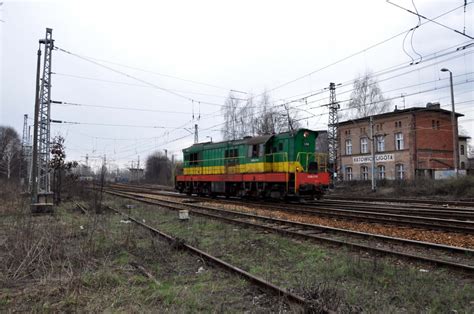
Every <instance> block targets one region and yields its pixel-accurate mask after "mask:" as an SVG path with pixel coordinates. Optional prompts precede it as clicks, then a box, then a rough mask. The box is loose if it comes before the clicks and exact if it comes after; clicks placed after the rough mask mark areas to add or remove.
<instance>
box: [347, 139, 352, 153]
mask: <svg viewBox="0 0 474 314" xmlns="http://www.w3.org/2000/svg"><path fill="white" fill-rule="evenodd" d="M346 155H352V140H350V139H348V140H346Z"/></svg>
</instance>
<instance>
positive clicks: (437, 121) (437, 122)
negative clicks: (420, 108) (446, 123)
mask: <svg viewBox="0 0 474 314" xmlns="http://www.w3.org/2000/svg"><path fill="white" fill-rule="evenodd" d="M436 128H437V129H438V130H439V120H436Z"/></svg>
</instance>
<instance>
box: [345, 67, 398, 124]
mask: <svg viewBox="0 0 474 314" xmlns="http://www.w3.org/2000/svg"><path fill="white" fill-rule="evenodd" d="M353 86H354V89H353V91H352V93H351V101H350V102H349V108H352V109H355V113H354V114H352V115H351V117H350V118H353V119H357V118H363V117H368V116H371V115H376V114H380V113H384V112H387V111H388V110H389V106H390V102H389V101H387V100H385V98H384V97H383V95H382V90H381V89H380V87H379V84H378V82H377V80H376V79H375V78H374V77H373V75H372V73H371V72H370V71H367V72H366V73H365V74H364V75H362V76H360V75H359V77H358V78H357V79H356V80H355V81H354V85H353Z"/></svg>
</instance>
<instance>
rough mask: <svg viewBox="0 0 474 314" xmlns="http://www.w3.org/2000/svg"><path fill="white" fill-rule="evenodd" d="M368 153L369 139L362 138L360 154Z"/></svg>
mask: <svg viewBox="0 0 474 314" xmlns="http://www.w3.org/2000/svg"><path fill="white" fill-rule="evenodd" d="M368 152H369V139H368V138H367V137H363V138H361V139H360V153H361V154H367V153H368Z"/></svg>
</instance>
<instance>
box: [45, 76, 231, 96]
mask: <svg viewBox="0 0 474 314" xmlns="http://www.w3.org/2000/svg"><path fill="white" fill-rule="evenodd" d="M51 74H54V75H59V76H64V77H70V78H74V79H80V80H89V81H96V82H103V83H111V84H118V85H126V86H133V87H144V88H153V87H152V86H149V85H144V84H134V83H127V82H123V81H114V80H105V79H100V78H94V77H89V76H83V75H74V74H68V73H61V72H51ZM169 90H170V91H174V92H177V93H182V94H194V95H200V96H208V97H216V98H226V97H228V95H216V94H209V93H201V92H194V91H186V90H176V89H171V88H170V89H169Z"/></svg>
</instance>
